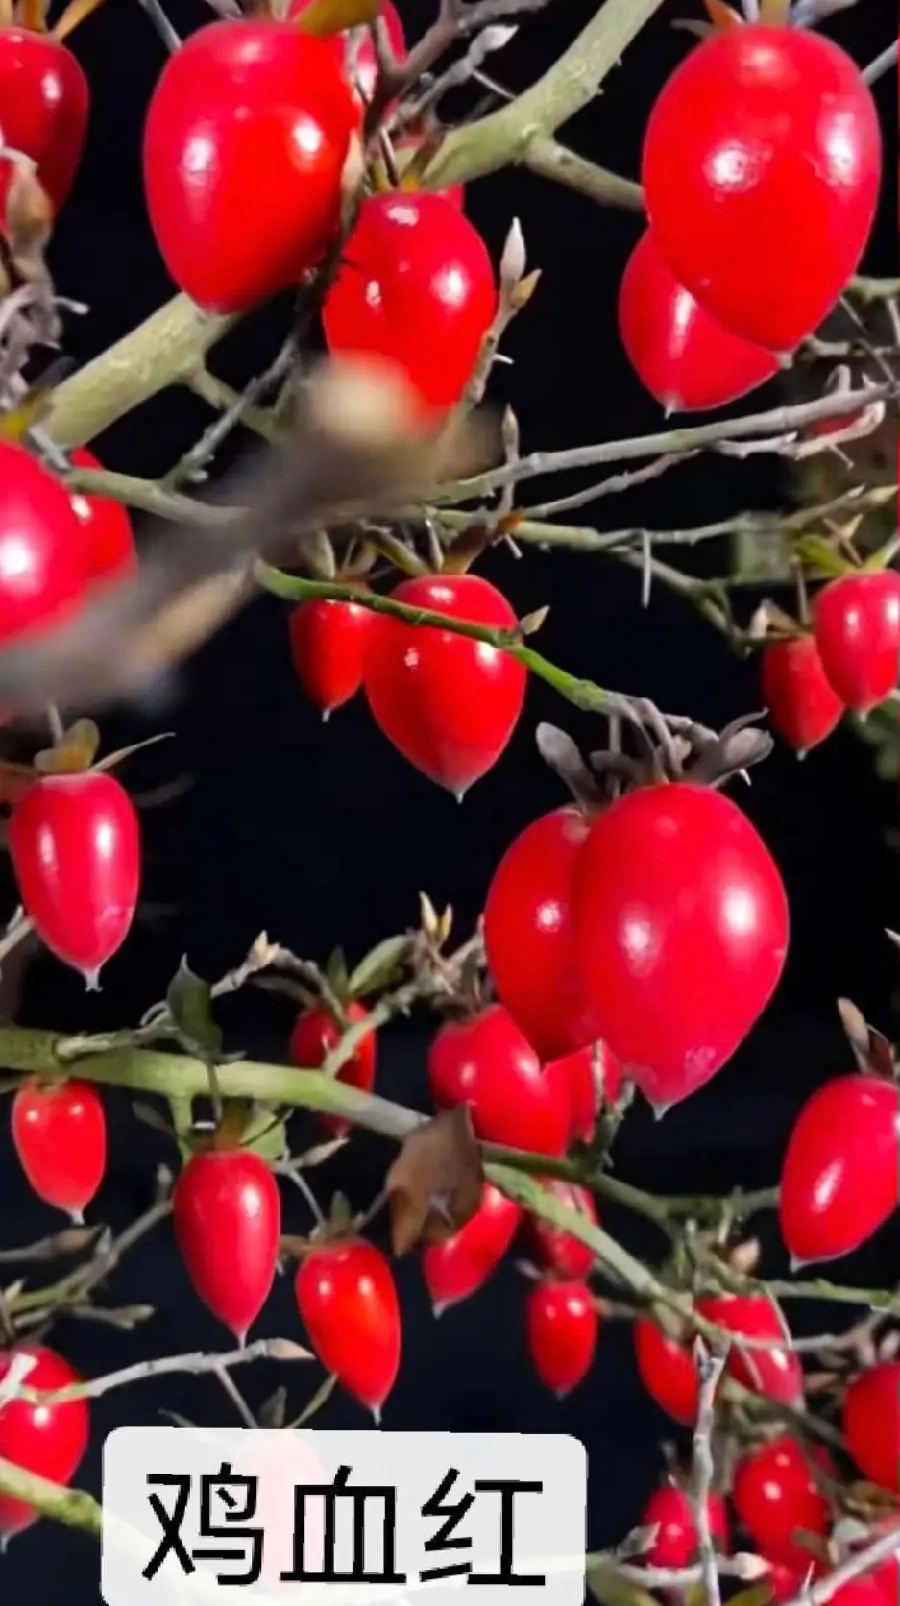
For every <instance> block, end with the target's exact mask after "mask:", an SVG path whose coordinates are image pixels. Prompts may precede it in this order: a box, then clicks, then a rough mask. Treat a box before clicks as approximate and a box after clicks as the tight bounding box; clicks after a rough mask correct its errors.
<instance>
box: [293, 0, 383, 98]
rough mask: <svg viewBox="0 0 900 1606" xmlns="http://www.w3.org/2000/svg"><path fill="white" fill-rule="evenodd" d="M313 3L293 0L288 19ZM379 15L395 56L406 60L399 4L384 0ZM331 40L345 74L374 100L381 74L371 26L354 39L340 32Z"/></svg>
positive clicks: (364, 96) (363, 92)
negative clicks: (395, 4) (393, 4)
mask: <svg viewBox="0 0 900 1606" xmlns="http://www.w3.org/2000/svg"><path fill="white" fill-rule="evenodd" d="M309 4H310V0H291V4H290V5H289V6H288V9H287V16H288V19H289V20H290V19H291V18H293V17H299V16H302V14H303V12H304V11H305V10H306V8H307V6H308V5H309ZM378 15H379V18H380V19H381V21H382V23H383V24H384V27H385V30H386V32H387V36H388V42H389V43H390V47H391V50H392V51H393V54H394V56H395V57H396V58H397V60H398V61H402V60H403V57H404V56H405V55H406V40H405V39H404V37H403V24H402V22H401V21H400V16H399V14H398V12H397V10H396V8H395V7H394V6H392V5H391V0H382V3H381V5H380V6H379V8H378ZM329 43H330V45H331V48H332V50H333V51H334V53H335V56H336V58H337V61H338V64H339V66H340V69H341V71H342V73H343V74H344V76H345V78H346V79H347V80H348V82H349V83H351V84H352V85H353V86H354V88H355V89H356V90H357V91H358V93H359V94H360V95H361V96H362V98H363V100H364V101H366V102H368V101H370V100H371V99H372V96H373V94H374V92H375V84H376V81H377V78H378V58H377V57H376V55H375V46H374V45H373V43H372V36H371V34H370V33H369V31H368V29H367V28H363V29H360V30H359V37H358V38H356V39H353V40H351V37H350V35H349V34H346V33H342V34H337V35H335V36H334V37H333V38H332V39H330V40H329Z"/></svg>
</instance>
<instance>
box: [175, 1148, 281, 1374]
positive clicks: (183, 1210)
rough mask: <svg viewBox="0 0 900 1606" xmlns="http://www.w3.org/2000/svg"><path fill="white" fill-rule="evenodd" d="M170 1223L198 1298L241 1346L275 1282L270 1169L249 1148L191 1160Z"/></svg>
mask: <svg viewBox="0 0 900 1606" xmlns="http://www.w3.org/2000/svg"><path fill="white" fill-rule="evenodd" d="M172 1219H173V1223H174V1227H175V1240H176V1242H177V1244H178V1248H179V1251H180V1253H181V1258H182V1260H183V1261H184V1264H185V1268H186V1270H187V1274H188V1276H189V1277H190V1279H191V1282H192V1283H193V1285H194V1288H195V1290H196V1292H197V1295H198V1296H199V1298H200V1299H202V1301H203V1303H204V1305H206V1306H207V1307H208V1309H209V1310H211V1311H212V1313H213V1315H214V1316H215V1317H216V1318H217V1319H218V1320H219V1321H220V1322H222V1323H223V1324H224V1326H225V1327H227V1328H229V1329H230V1330H231V1332H232V1333H233V1334H234V1336H235V1338H236V1339H237V1341H238V1343H239V1344H243V1343H244V1340H245V1339H246V1336H247V1334H248V1332H249V1331H250V1328H251V1327H252V1326H253V1323H254V1322H255V1321H256V1318H257V1316H258V1315H259V1313H260V1311H261V1310H262V1308H263V1305H264V1304H265V1302H266V1300H267V1299H268V1297H269V1294H270V1292H271V1288H272V1284H273V1282H274V1280H275V1270H276V1266H277V1262H278V1243H279V1239H280V1236H281V1197H280V1195H279V1192H278V1183H277V1182H276V1180H275V1178H274V1176H273V1175H272V1172H271V1171H270V1170H269V1167H268V1166H267V1165H266V1163H265V1161H264V1160H262V1159H261V1158H260V1156H259V1155H258V1154H254V1153H253V1152H252V1151H251V1150H250V1149H223V1150H221V1151H216V1150H212V1151H210V1152H208V1153H206V1154H195V1155H192V1156H191V1158H190V1159H189V1160H188V1161H187V1163H186V1165H185V1166H184V1169H183V1171H182V1172H181V1175H180V1176H179V1178H178V1181H177V1182H176V1184H175V1191H174V1194H173V1196H172Z"/></svg>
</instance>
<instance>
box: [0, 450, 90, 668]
mask: <svg viewBox="0 0 900 1606" xmlns="http://www.w3.org/2000/svg"><path fill="white" fill-rule="evenodd" d="M87 578H88V575H87V541H86V538H85V535H84V532H83V529H82V525H81V522H80V520H79V518H78V516H77V514H76V513H75V510H74V508H73V507H72V502H71V498H70V496H69V493H68V491H66V489H65V488H64V486H63V485H62V484H61V483H60V481H59V480H58V479H56V478H55V477H54V476H53V475H52V474H48V472H47V470H46V469H45V468H43V467H42V466H41V464H40V463H39V462H38V461H37V459H36V458H34V457H32V456H31V454H30V453H29V452H26V451H24V450H23V448H22V447H21V446H14V445H11V444H10V443H8V442H5V441H3V442H0V641H3V642H6V641H9V640H10V639H11V638H12V637H13V636H22V635H24V634H25V633H26V632H28V631H30V630H33V629H35V628H39V627H41V626H44V625H49V624H51V623H53V622H55V621H56V620H57V619H59V618H61V617H62V615H63V614H65V613H69V612H71V611H72V610H73V609H74V608H76V607H77V606H78V604H79V603H80V602H82V601H83V599H84V593H85V589H86V586H87Z"/></svg>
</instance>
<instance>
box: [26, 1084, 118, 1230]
mask: <svg viewBox="0 0 900 1606" xmlns="http://www.w3.org/2000/svg"><path fill="white" fill-rule="evenodd" d="M12 1139H13V1144H14V1145H15V1150H16V1153H17V1155H18V1156H19V1161H20V1163H21V1166H22V1170H23V1171H24V1172H25V1175H26V1177H27V1178H28V1181H29V1183H30V1184H31V1186H32V1188H33V1189H34V1191H35V1193H36V1194H37V1196H38V1198H39V1199H43V1201H44V1203H45V1204H48V1205H54V1206H55V1207H56V1209H58V1210H65V1211H67V1212H68V1214H69V1215H70V1216H72V1217H73V1218H74V1219H75V1220H76V1221H80V1220H81V1216H82V1212H83V1211H84V1209H85V1207H86V1206H87V1205H89V1204H90V1202H91V1200H92V1199H93V1197H94V1194H95V1193H96V1192H97V1189H98V1188H99V1186H100V1184H101V1182H102V1181H103V1176H104V1172H105V1171H106V1115H105V1113H104V1110H103V1101H102V1099H101V1097H100V1094H99V1093H98V1092H97V1089H96V1088H95V1087H94V1086H93V1085H92V1083H90V1082H79V1081H70V1082H62V1083H60V1084H58V1085H57V1086H55V1087H54V1086H52V1085H49V1084H47V1085H44V1086H42V1085H41V1083H40V1082H29V1083H27V1084H26V1085H25V1087H20V1088H19V1090H18V1092H17V1093H16V1095H15V1098H14V1099H13V1102H12Z"/></svg>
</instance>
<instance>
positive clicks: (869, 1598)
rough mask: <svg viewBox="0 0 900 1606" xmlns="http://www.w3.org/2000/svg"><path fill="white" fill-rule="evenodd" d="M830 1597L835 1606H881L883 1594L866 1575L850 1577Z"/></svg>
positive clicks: (873, 1580) (872, 1579)
mask: <svg viewBox="0 0 900 1606" xmlns="http://www.w3.org/2000/svg"><path fill="white" fill-rule="evenodd" d="M831 1599H832V1600H833V1601H836V1602H837V1606H883V1600H884V1596H883V1595H882V1592H881V1589H880V1588H879V1586H878V1584H877V1583H876V1581H875V1579H874V1578H872V1577H868V1578H851V1579H850V1580H849V1582H848V1583H846V1584H842V1585H841V1587H840V1589H836V1590H835V1592H834V1594H833V1595H832V1597H831ZM895 1601H896V1597H895Z"/></svg>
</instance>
